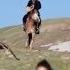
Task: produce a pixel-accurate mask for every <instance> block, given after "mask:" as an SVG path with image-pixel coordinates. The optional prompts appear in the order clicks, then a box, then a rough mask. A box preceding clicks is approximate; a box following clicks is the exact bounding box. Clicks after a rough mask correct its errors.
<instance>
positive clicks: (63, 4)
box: [0, 0, 70, 28]
mask: <svg viewBox="0 0 70 70" xmlns="http://www.w3.org/2000/svg"><path fill="white" fill-rule="evenodd" d="M40 1H41V4H42V9H41V10H40V13H41V18H42V20H45V19H48V18H61V17H70V0H40ZM27 3H28V0H0V28H1V27H6V26H11V25H18V24H22V17H23V16H24V15H25V14H26V5H27Z"/></svg>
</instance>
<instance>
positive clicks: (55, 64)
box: [0, 21, 70, 70]
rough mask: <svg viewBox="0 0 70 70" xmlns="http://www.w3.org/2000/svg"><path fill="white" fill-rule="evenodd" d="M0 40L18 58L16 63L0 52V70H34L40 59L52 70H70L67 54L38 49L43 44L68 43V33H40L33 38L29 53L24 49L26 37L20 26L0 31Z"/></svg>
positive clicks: (69, 58)
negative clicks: (46, 62)
mask: <svg viewBox="0 0 70 70" xmlns="http://www.w3.org/2000/svg"><path fill="white" fill-rule="evenodd" d="M48 22H51V21H48ZM51 23H53V22H51ZM45 25H46V24H45ZM51 25H52V24H51ZM0 40H2V41H4V42H6V43H7V44H8V45H9V47H10V48H11V49H12V50H13V52H14V53H15V54H16V56H17V57H18V58H20V61H17V60H15V59H14V58H10V57H9V56H8V55H7V54H5V53H4V51H0V52H1V53H0V70H35V66H36V64H37V63H38V62H39V61H40V60H42V59H47V60H48V62H49V63H50V64H51V66H52V68H53V69H54V70H70V54H69V53H58V52H53V51H48V50H47V49H44V48H40V46H41V45H43V44H48V43H54V42H57V41H70V31H53V32H47V31H45V32H42V33H41V34H40V35H37V36H36V37H35V42H34V45H33V47H34V48H33V49H32V50H31V51H30V50H29V49H26V48H25V41H26V35H25V33H24V32H23V31H22V27H21V26H12V27H7V28H3V29H0Z"/></svg>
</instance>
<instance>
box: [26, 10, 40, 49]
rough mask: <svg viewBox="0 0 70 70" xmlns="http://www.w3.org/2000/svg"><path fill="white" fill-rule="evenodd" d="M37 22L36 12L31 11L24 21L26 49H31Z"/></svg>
mask: <svg viewBox="0 0 70 70" xmlns="http://www.w3.org/2000/svg"><path fill="white" fill-rule="evenodd" d="M38 22H39V17H38V12H37V11H36V10H35V9H33V10H32V11H31V12H30V14H29V16H28V18H27V21H26V24H25V27H26V31H25V32H26V34H27V41H26V47H29V48H30V49H32V44H33V41H34V40H33V39H34V37H35V32H36V29H37V24H38Z"/></svg>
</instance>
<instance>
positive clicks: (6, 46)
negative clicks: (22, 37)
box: [0, 42, 19, 60]
mask: <svg viewBox="0 0 70 70" xmlns="http://www.w3.org/2000/svg"><path fill="white" fill-rule="evenodd" d="M0 44H2V46H3V48H6V49H8V50H9V51H10V52H11V54H12V55H13V56H14V58H15V59H16V60H19V59H18V58H17V57H16V55H15V54H14V52H13V51H12V50H11V49H10V48H9V47H8V45H7V44H5V43H2V42H0Z"/></svg>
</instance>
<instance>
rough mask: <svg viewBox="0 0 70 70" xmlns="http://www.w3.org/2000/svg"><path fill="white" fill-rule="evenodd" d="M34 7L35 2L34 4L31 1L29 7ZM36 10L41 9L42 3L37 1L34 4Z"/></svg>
mask: <svg viewBox="0 0 70 70" xmlns="http://www.w3.org/2000/svg"><path fill="white" fill-rule="evenodd" d="M32 5H33V2H32V0H30V1H29V2H28V4H27V6H28V7H30V6H32ZM34 9H36V10H39V9H41V3H40V1H38V0H37V1H36V2H35V3H34Z"/></svg>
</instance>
